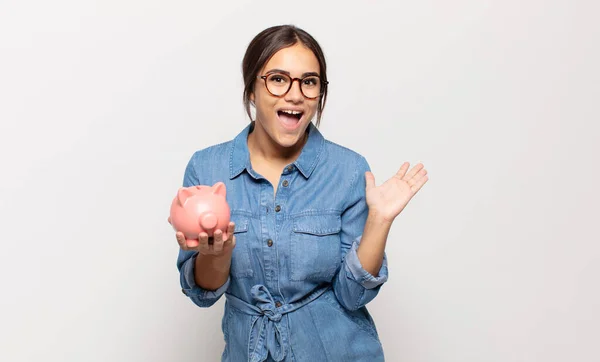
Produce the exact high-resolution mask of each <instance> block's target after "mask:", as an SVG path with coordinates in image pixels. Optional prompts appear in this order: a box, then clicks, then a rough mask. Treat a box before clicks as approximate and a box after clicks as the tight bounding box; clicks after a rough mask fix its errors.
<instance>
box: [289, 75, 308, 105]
mask: <svg viewBox="0 0 600 362" xmlns="http://www.w3.org/2000/svg"><path fill="white" fill-rule="evenodd" d="M285 100H286V101H289V102H293V103H301V102H302V101H304V95H303V94H302V91H301V90H300V80H299V79H294V80H292V87H291V88H290V90H289V92H287V94H286V95H285Z"/></svg>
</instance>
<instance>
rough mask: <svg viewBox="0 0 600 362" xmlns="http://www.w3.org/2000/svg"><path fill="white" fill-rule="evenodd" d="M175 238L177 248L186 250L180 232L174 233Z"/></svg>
mask: <svg viewBox="0 0 600 362" xmlns="http://www.w3.org/2000/svg"><path fill="white" fill-rule="evenodd" d="M175 238H177V244H179V247H180V248H182V249H183V250H186V249H187V244H186V241H185V236H183V233H182V232H181V231H178V232H176V233H175Z"/></svg>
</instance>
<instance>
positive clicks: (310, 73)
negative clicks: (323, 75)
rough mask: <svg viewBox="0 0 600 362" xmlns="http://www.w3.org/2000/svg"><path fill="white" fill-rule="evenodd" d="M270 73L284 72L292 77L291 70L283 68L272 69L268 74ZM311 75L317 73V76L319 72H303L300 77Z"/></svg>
mask: <svg viewBox="0 0 600 362" xmlns="http://www.w3.org/2000/svg"><path fill="white" fill-rule="evenodd" d="M269 73H283V74H285V75H288V76H290V77H291V75H290V72H288V71H286V70H283V69H271V70H269V71H268V72H267V74H269ZM310 75H315V76H317V77H319V73H317V72H306V73H302V75H301V76H300V78H304V77H308V76H310Z"/></svg>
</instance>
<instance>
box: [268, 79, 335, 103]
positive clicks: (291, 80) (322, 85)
mask: <svg viewBox="0 0 600 362" xmlns="http://www.w3.org/2000/svg"><path fill="white" fill-rule="evenodd" d="M273 74H277V75H281V76H285V77H288V78H290V85H289V87H288V89H287V90H286V91H285V92H284V93H283V94H281V95H277V94H273V93H272V92H271V91H270V90H269V87H268V86H267V77H268V76H270V75H273ZM310 77H317V78H319V80H320V81H321V89H320V90H319V95H317V96H315V97H307V96H306V94H304V91H303V90H302V81H303V80H304V79H306V78H310ZM258 78H260V79H262V80H264V82H263V83H264V84H265V88H266V89H267V92H269V94H271V95H272V96H273V97H278V98H282V97H285V95H286V94H288V93H289V91H290V89H292V85H294V82H295V81H298V85H299V86H300V93H302V95H303V96H304V98H306V99H317V98H319V97H321V96H322V95H323V93H324V91H325V88H326V87H327V85H328V84H329V82H328V81H326V80H323V79H322V78H321V77H320V76H318V75H314V74H313V75H307V76H306V77H302V78H292V77H290V76H289V75H287V74H282V73H278V72H273V73H267V74H266V75H260V76H258Z"/></svg>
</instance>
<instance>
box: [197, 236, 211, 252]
mask: <svg viewBox="0 0 600 362" xmlns="http://www.w3.org/2000/svg"><path fill="white" fill-rule="evenodd" d="M198 242H199V244H198V251H199V252H200V253H202V254H210V250H211V249H212V247H211V245H210V244H209V242H208V234H207V233H204V232H203V233H200V234H198Z"/></svg>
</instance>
